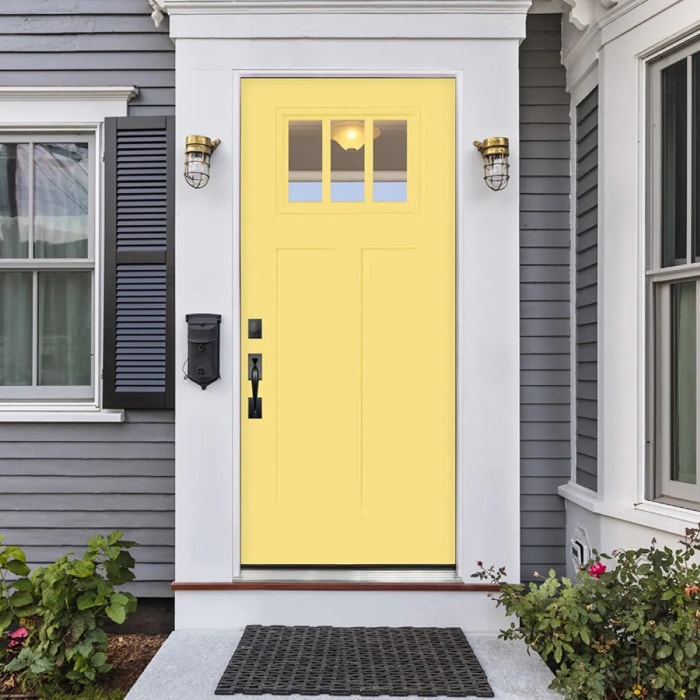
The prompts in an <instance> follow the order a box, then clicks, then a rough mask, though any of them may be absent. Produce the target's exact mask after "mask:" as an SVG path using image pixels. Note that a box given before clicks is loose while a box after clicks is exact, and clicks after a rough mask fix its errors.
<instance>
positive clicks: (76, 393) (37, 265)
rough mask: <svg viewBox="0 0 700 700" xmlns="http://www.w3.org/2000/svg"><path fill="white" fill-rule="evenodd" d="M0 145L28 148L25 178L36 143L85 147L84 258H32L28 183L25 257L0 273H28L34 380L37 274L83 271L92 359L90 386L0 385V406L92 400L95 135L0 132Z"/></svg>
mask: <svg viewBox="0 0 700 700" xmlns="http://www.w3.org/2000/svg"><path fill="white" fill-rule="evenodd" d="M0 142H2V143H14V144H24V145H28V146H29V153H30V159H29V162H30V166H29V172H28V173H27V175H28V176H29V177H31V176H32V174H33V172H34V165H33V162H32V161H33V158H32V154H33V150H34V147H35V145H36V144H42V143H86V144H87V147H88V163H87V165H88V193H87V207H88V216H87V218H88V221H87V243H88V250H87V256H86V257H85V258H65V259H64V258H36V257H34V253H33V249H32V248H33V243H34V240H35V239H34V228H35V226H34V212H33V209H34V207H33V202H34V187H35V184H34V183H33V182H32V183H31V184H30V199H29V213H28V219H29V226H28V228H29V233H30V237H29V241H28V243H29V250H28V257H26V258H3V257H0V272H25V273H31V274H32V309H33V312H32V319H31V321H32V377H33V380H34V381H36V380H37V379H38V376H37V373H38V369H39V368H38V355H39V327H38V323H39V321H38V314H39V309H38V295H39V289H38V274H39V273H41V272H59V271H65V272H79V271H86V272H90V273H91V278H92V280H91V285H90V286H91V306H92V308H91V313H90V316H91V325H92V333H91V335H92V337H91V343H90V356H91V358H92V362H91V365H92V366H91V368H90V384H89V385H82V386H70V385H65V386H49V385H47V386H44V385H37V384H34V385H29V386H2V385H0V405H2V404H3V403H6V402H8V401H17V400H19V401H55V400H58V401H61V400H65V401H80V402H85V401H92V400H94V397H95V386H96V381H95V378H96V377H98V376H99V374H98V371H97V368H96V367H95V358H96V353H95V348H96V347H97V338H96V334H95V323H96V320H97V319H96V317H95V294H96V292H97V290H96V289H95V286H96V284H95V278H96V274H95V267H96V258H95V244H96V240H95V234H96V224H97V215H96V212H97V193H96V185H97V178H96V172H97V157H96V149H95V134H94V132H92V131H89V132H86V131H71V132H64V131H51V132H46V133H45V132H33V133H26V132H25V133H16V132H7V131H0Z"/></svg>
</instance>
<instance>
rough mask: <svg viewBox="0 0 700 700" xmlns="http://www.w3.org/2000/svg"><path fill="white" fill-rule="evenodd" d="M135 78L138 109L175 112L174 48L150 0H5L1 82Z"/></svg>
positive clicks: (132, 107) (130, 81)
mask: <svg viewBox="0 0 700 700" xmlns="http://www.w3.org/2000/svg"><path fill="white" fill-rule="evenodd" d="M99 85H134V86H136V87H137V88H139V94H138V95H137V96H136V97H135V98H133V99H132V100H131V102H130V103H129V114H130V115H136V116H147V115H169V114H174V113H175V48H174V46H173V43H172V41H170V38H169V37H168V20H167V18H166V20H165V21H164V22H163V23H162V24H161V26H160V27H157V28H156V27H155V26H154V24H153V20H151V18H150V8H149V6H148V3H147V2H146V0H98V1H95V0H33V2H28V1H27V0H2V2H0V86H7V87H19V86H28V87H32V86H99Z"/></svg>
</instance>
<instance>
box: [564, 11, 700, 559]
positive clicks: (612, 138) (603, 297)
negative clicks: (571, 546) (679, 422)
mask: <svg viewBox="0 0 700 700" xmlns="http://www.w3.org/2000/svg"><path fill="white" fill-rule="evenodd" d="M698 33H700V10H699V9H698V4H697V2H696V0H648V1H647V2H643V3H626V4H621V7H619V8H618V9H613V10H612V11H611V12H609V13H608V14H607V15H605V16H604V17H602V18H601V20H600V22H599V23H598V24H597V25H594V26H591V27H589V28H588V30H587V32H586V33H584V34H583V35H582V36H576V37H574V39H576V40H578V45H576V46H572V45H571V43H573V41H572V42H570V45H569V46H568V47H567V48H566V52H568V61H567V57H566V56H565V62H566V63H567V70H568V73H569V76H570V77H571V78H572V84H571V85H570V90H571V91H572V93H573V94H574V106H575V104H576V101H577V100H578V99H581V98H583V97H584V96H585V94H586V93H587V91H588V90H590V89H591V88H592V87H594V86H595V84H596V83H597V84H598V86H599V98H600V110H599V120H600V121H599V136H600V141H599V173H600V177H599V183H598V192H599V201H598V211H599V222H598V223H599V239H598V240H599V243H598V256H599V257H598V261H599V267H598V290H599V296H598V367H599V375H598V387H599V395H598V406H599V415H598V430H599V433H598V492H597V493H594V492H592V491H589V490H587V489H584V488H582V487H579V486H577V485H575V484H574V483H570V484H568V485H566V486H564V487H561V488H560V494H561V495H562V496H564V497H565V498H566V499H567V541H569V540H570V539H571V537H572V536H573V533H574V530H575V528H576V527H577V526H579V527H582V528H584V529H585V530H586V532H587V533H588V537H589V540H590V544H591V547H595V548H596V549H599V550H601V551H607V552H610V551H612V550H614V549H620V548H636V547H642V546H648V545H649V543H650V542H651V540H652V538H656V539H657V540H658V542H659V544H660V545H666V544H668V545H669V546H675V545H676V544H677V542H678V539H679V536H680V535H682V534H683V533H684V531H685V529H686V528H687V527H692V526H694V525H697V524H698V521H700V512H698V511H695V510H690V509H685V508H679V507H674V506H668V505H664V504H660V503H656V502H654V501H651V500H648V499H647V492H646V488H645V484H646V478H647V473H646V470H647V469H650V468H651V465H648V464H647V463H646V454H645V453H646V442H645V441H646V428H645V421H646V404H645V402H646V325H645V314H646V309H645V274H644V272H645V244H646V243H645V242H646V237H647V230H646V211H647V206H648V196H649V194H648V192H649V180H648V174H647V171H646V163H647V155H646V154H647V147H648V137H647V125H648V118H649V117H648V110H649V106H648V94H647V78H648V62H649V61H650V60H651V59H653V58H654V57H655V56H657V55H659V54H660V53H661V52H662V51H663V50H664V49H665V48H667V47H669V46H672V45H674V44H676V43H678V42H679V41H681V40H684V39H687V38H690V37H692V36H693V35H697V34H698ZM596 61H597V64H596ZM570 559H571V558H570V557H569V562H568V565H569V571H570V572H572V564H571V561H570Z"/></svg>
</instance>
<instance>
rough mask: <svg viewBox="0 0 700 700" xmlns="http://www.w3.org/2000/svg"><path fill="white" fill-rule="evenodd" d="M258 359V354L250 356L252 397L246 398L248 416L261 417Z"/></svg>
mask: <svg viewBox="0 0 700 700" xmlns="http://www.w3.org/2000/svg"><path fill="white" fill-rule="evenodd" d="M259 359H260V358H259V356H257V357H256V356H253V357H251V358H250V361H251V363H252V366H251V368H250V383H251V384H252V386H253V398H251V399H248V418H262V399H259V398H258V389H259V385H260V367H259V366H258V360H259Z"/></svg>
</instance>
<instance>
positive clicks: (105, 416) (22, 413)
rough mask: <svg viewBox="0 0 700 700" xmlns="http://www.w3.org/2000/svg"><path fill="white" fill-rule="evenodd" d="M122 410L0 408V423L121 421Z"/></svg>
mask: <svg viewBox="0 0 700 700" xmlns="http://www.w3.org/2000/svg"><path fill="white" fill-rule="evenodd" d="M123 422H124V411H106V410H105V411H98V410H95V409H92V410H85V411H79V410H75V409H74V410H65V411H64V410H57V409H53V410H50V409H45V408H43V409H25V410H10V411H5V410H2V409H0V423H123Z"/></svg>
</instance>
